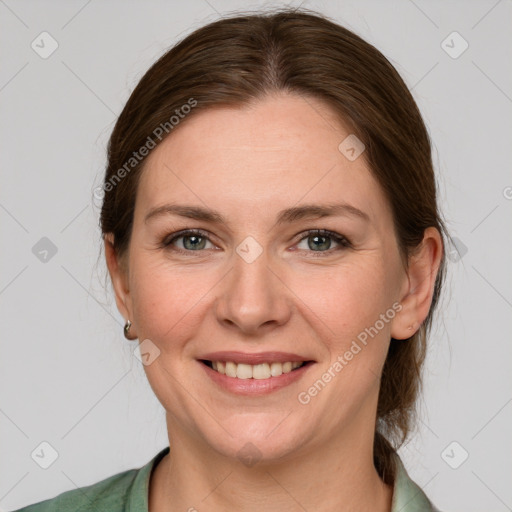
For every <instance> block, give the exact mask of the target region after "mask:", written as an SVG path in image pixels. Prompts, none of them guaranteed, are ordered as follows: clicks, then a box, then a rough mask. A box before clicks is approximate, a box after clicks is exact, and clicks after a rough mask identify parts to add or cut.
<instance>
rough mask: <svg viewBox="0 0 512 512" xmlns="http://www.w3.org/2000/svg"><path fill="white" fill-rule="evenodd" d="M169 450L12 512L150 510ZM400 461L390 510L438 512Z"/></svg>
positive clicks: (119, 511)
mask: <svg viewBox="0 0 512 512" xmlns="http://www.w3.org/2000/svg"><path fill="white" fill-rule="evenodd" d="M169 450H170V449H169V447H167V448H164V449H163V450H162V451H160V452H159V453H157V454H156V455H155V457H153V458H152V459H151V460H150V461H149V462H148V463H147V464H146V465H145V466H142V467H141V468H139V469H129V470H128V471H123V472H121V473H117V474H116V475H113V476H111V477H108V478H105V479H104V480H101V481H100V482H97V483H95V484H92V485H88V486H86V487H80V488H79V489H72V490H70V491H66V492H63V493H61V494H59V495H58V496H56V497H55V498H52V499H49V500H45V501H41V502H39V503H35V504H33V505H29V506H27V507H24V508H21V509H18V510H15V511H13V512H148V491H149V477H150V476H151V471H152V469H153V468H155V467H156V465H157V464H158V463H159V462H160V460H161V459H162V458H163V457H164V456H165V455H167V454H168V453H169ZM397 462H398V464H397V466H398V472H397V475H396V478H395V483H394V487H393V504H392V507H391V512H439V511H438V510H437V509H436V508H435V507H434V506H433V505H432V504H431V503H430V501H429V500H428V498H427V497H426V496H425V494H424V493H423V491H422V490H421V489H420V488H419V487H418V486H417V485H416V484H415V483H414V482H413V481H412V480H411V479H410V478H409V476H408V475H407V472H406V470H405V468H404V466H403V464H402V462H401V461H400V459H398V460H397Z"/></svg>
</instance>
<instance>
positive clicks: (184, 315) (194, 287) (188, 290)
mask: <svg viewBox="0 0 512 512" xmlns="http://www.w3.org/2000/svg"><path fill="white" fill-rule="evenodd" d="M133 268H134V270H135V271H134V273H133V276H132V300H133V309H134V315H135V316H136V321H137V329H138V333H139V335H140V336H141V339H145V338H149V339H151V340H152V341H154V343H156V344H157V345H158V346H159V348H160V349H161V350H164V351H168V350H172V349H175V348H177V347H178V346H179V345H180V343H179V339H186V338H187V336H188V334H189V329H192V328H193V326H194V324H197V322H195V321H194V317H195V316H197V314H198V312H199V311H201V305H202V304H203V302H202V301H201V298H202V297H204V296H205V294H206V297H205V299H207V292H208V290H212V288H213V287H214V281H213V279H211V277H209V276H208V274H206V273H204V272H198V271H197V270H196V271H188V270H187V269H183V268H180V269H177V268H173V267H172V266H171V265H170V264H169V262H167V261H165V259H164V258H162V257H161V256H159V257H158V258H157V257H154V256H152V255H149V256H148V255H145V254H142V255H139V256H136V257H134V258H133ZM210 281H212V282H211V283H210ZM142 336H144V338H142ZM169 340H173V343H169Z"/></svg>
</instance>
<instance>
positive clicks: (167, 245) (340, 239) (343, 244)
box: [161, 229, 352, 257]
mask: <svg viewBox="0 0 512 512" xmlns="http://www.w3.org/2000/svg"><path fill="white" fill-rule="evenodd" d="M191 235H195V236H199V237H201V238H205V239H206V240H207V241H209V242H210V243H213V242H212V241H211V240H210V238H209V237H208V234H207V233H206V232H205V231H202V230H200V229H186V230H183V231H178V232H177V233H173V234H172V235H168V236H166V237H165V238H164V240H163V241H162V244H161V248H164V249H169V250H172V251H176V252H178V253H181V254H187V255H188V254H190V253H194V252H198V253H201V252H203V251H204V250H206V249H202V250H197V251H193V250H186V249H179V248H177V247H172V246H171V244H172V243H173V242H175V241H176V240H179V239H180V238H183V237H186V236H191ZM301 235H304V236H302V238H300V239H299V240H298V241H297V243H296V244H299V243H300V242H302V241H303V240H305V239H307V238H309V237H310V236H314V235H316V236H322V237H326V238H332V239H333V240H334V241H335V242H336V243H337V244H339V247H337V248H334V249H328V250H327V251H306V252H311V253H313V254H315V256H313V257H317V256H316V254H318V255H323V254H332V253H333V252H335V251H339V250H343V249H348V248H351V247H352V244H351V242H350V241H349V240H348V239H347V238H346V237H345V236H342V235H339V234H338V233H335V232H334V231H329V230H327V229H310V230H308V231H305V232H304V233H301ZM169 236H171V238H169ZM301 250H302V249H301ZM308 257H311V256H308Z"/></svg>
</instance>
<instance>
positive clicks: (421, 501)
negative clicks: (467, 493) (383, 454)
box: [391, 454, 441, 512]
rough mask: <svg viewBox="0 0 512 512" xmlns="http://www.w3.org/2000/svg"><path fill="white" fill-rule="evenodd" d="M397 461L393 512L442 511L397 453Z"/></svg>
mask: <svg viewBox="0 0 512 512" xmlns="http://www.w3.org/2000/svg"><path fill="white" fill-rule="evenodd" d="M395 461H396V474H395V483H394V488H393V503H392V506H391V512H398V511H400V512H441V511H440V510H439V509H438V508H436V507H435V505H434V504H433V503H432V502H431V501H430V499H429V498H428V497H427V495H426V494H425V492H424V491H423V490H422V489H421V488H420V487H419V486H418V484H416V482H414V481H413V480H412V479H411V478H410V476H409V475H408V473H407V471H406V469H405V466H404V464H403V462H402V461H401V460H400V457H399V456H398V455H396V454H395Z"/></svg>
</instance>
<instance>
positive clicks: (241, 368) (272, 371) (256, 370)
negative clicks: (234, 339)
mask: <svg viewBox="0 0 512 512" xmlns="http://www.w3.org/2000/svg"><path fill="white" fill-rule="evenodd" d="M303 364H304V362H298V361H293V362H291V361H287V362H286V363H261V364H255V365H251V364H244V363H240V364H236V363H234V362H232V361H227V362H223V361H212V368H213V369H214V370H216V371H217V372H219V373H221V374H222V375H227V376H228V377H233V378H238V379H269V378H270V377H279V375H282V374H283V373H290V372H291V371H292V370H295V368H299V367H300V366H302V365H303Z"/></svg>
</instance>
